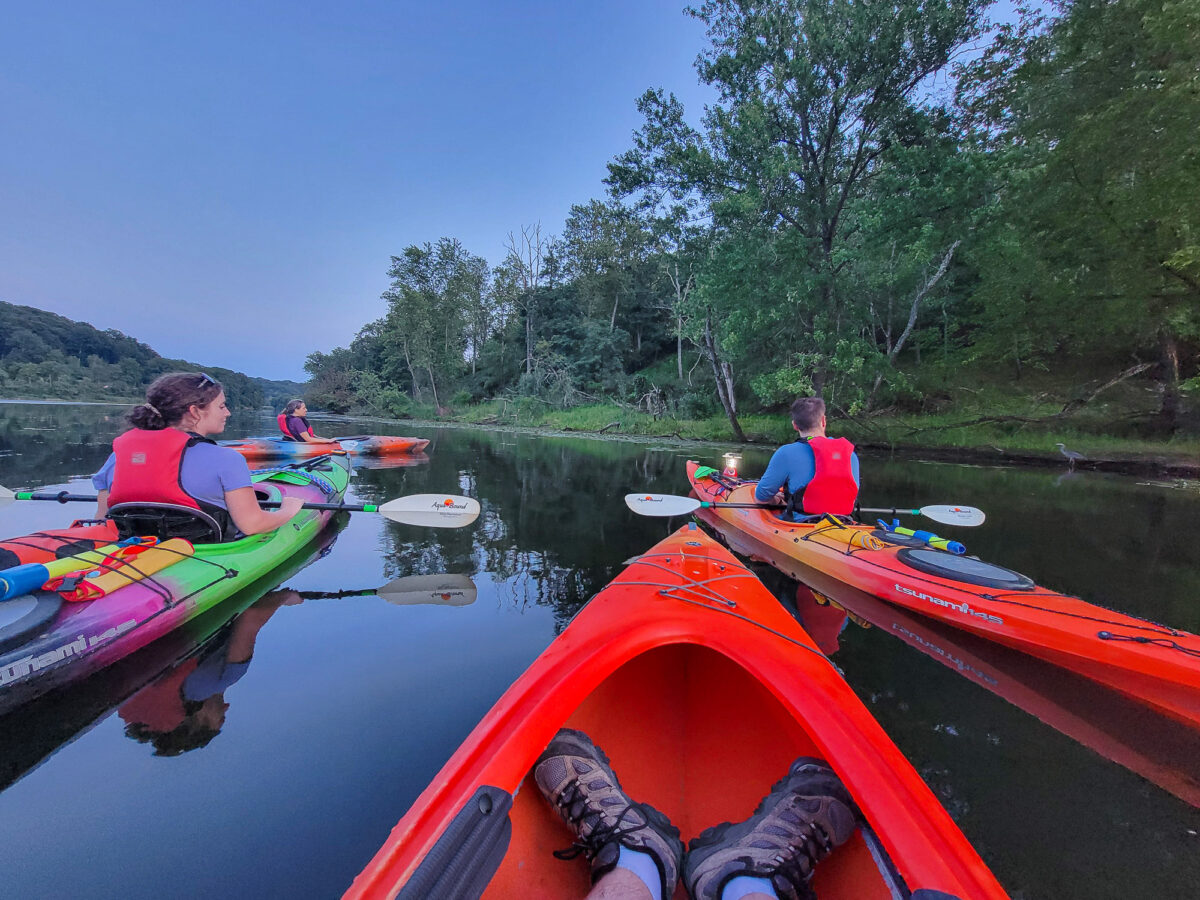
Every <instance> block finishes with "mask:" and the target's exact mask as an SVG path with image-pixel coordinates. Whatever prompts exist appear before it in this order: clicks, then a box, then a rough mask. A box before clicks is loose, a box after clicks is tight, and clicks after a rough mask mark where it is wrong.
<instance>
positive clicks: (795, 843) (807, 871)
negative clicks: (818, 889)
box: [774, 820, 833, 886]
mask: <svg viewBox="0 0 1200 900" xmlns="http://www.w3.org/2000/svg"><path fill="white" fill-rule="evenodd" d="M786 849H790V850H791V851H793V852H790V853H788V852H785V848H781V849H780V852H779V853H777V854H776V855H775V857H774V862H775V864H776V866H777V868H776V870H775V872H776V874H778V875H782V876H783V877H784V878H786V879H787V880H788V881H790V882H791V883H792V884H793V885H796V886H801V885H804V884H807V883H808V881H809V880H810V879H811V878H812V874H813V869H814V868H815V867H816V865H817V863H818V862H820V861H821V860H822V859H824V858H825V857H826V856H828V855H829V854H830V853H832V852H833V840H832V839H831V838H830V836H829V832H827V831H826V830H825V828H824V826H823V825H821V823H819V822H815V821H811V820H810V821H808V822H805V823H804V825H802V826H801V830H800V831H799V832H797V833H796V834H795V835H793V836H791V837H790V838H789V839H788V840H787V843H786Z"/></svg>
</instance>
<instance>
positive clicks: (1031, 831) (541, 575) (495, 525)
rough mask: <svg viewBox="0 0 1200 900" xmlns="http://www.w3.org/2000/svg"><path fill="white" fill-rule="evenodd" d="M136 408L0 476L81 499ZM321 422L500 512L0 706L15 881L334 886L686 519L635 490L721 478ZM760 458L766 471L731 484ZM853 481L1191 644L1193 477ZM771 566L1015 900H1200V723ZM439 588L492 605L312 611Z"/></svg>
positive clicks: (360, 529) (249, 423)
mask: <svg viewBox="0 0 1200 900" xmlns="http://www.w3.org/2000/svg"><path fill="white" fill-rule="evenodd" d="M121 411H122V410H121V409H120V408H118V407H109V406H99V405H97V406H78V405H59V406H56V405H45V404H37V405H34V404H10V403H0V484H3V485H5V486H6V487H9V488H14V489H15V488H26V487H50V486H58V485H63V486H65V485H66V484H67V483H71V486H72V487H73V488H74V489H75V490H77V491H88V490H90V485H87V484H86V483H79V482H76V481H75V480H76V479H79V478H81V477H84V476H86V475H88V474H89V473H91V472H92V471H94V470H95V469H97V468H98V467H99V466H100V465H101V463H102V462H103V461H104V458H105V456H106V454H107V453H108V445H109V442H110V441H111V439H112V437H113V436H114V435H115V434H116V433H117V432H118V431H119V430H120V420H119V416H120V413H121ZM318 424H319V427H318V431H319V432H321V433H325V434H334V435H336V434H354V433H362V432H364V431H367V432H376V433H390V434H416V435H420V436H424V437H428V438H430V439H431V441H432V443H431V445H430V448H429V452H428V460H427V461H422V462H418V463H417V464H415V465H408V466H395V467H390V468H389V467H384V468H366V467H360V468H359V469H358V471H357V475H356V477H355V479H354V480H353V481H352V482H351V486H352V496H353V497H355V498H357V499H358V500H360V501H371V502H377V501H383V500H387V499H390V498H393V497H397V496H400V495H403V494H410V493H418V492H426V491H436V492H454V493H466V494H470V495H472V496H475V497H477V498H478V499H479V500H480V502H481V503H482V504H483V509H484V514H483V516H482V517H481V518H480V520H479V521H478V522H477V523H476V524H475V525H473V526H471V527H469V528H466V529H462V530H457V531H434V530H431V529H417V528H409V527H404V526H400V525H396V524H391V523H387V522H384V521H382V520H380V519H379V518H377V517H373V516H369V515H357V516H353V517H351V518H350V520H349V522H348V523H347V524H345V527H344V530H342V531H341V532H340V534H337V535H336V541H335V545H334V546H333V547H332V548H324V549H326V550H328V552H325V553H324V555H320V554H321V553H322V548H320V547H314V548H312V550H313V557H314V558H315V561H314V562H312V563H311V565H308V566H307V567H306V568H302V569H299V570H298V571H292V572H290V573H283V574H285V575H286V577H285V578H284V579H283V584H284V585H285V586H286V587H287V588H290V589H293V592H287V593H284V592H278V591H273V592H272V593H269V594H266V596H265V597H262V599H257V598H258V597H260V596H262V595H263V594H264V593H266V592H267V591H271V590H272V589H273V588H275V587H276V584H277V583H278V580H279V579H278V577H277V578H276V579H273V583H269V584H263V585H259V586H258V590H257V591H255V592H253V593H252V594H244V595H242V596H239V597H238V598H235V599H233V600H231V601H228V602H227V604H225V608H223V609H221V610H218V613H219V615H217V616H214V617H212V618H210V619H209V620H208V621H201V622H199V623H197V624H196V625H195V626H194V627H191V628H189V629H188V634H179V635H173V636H171V637H168V638H164V639H163V640H162V641H159V642H158V643H157V644H155V645H152V646H151V647H150V648H148V649H147V650H146V651H143V652H142V653H141V654H138V655H136V656H135V657H133V658H131V659H130V660H128V661H127V662H126V663H124V664H121V665H118V666H115V667H113V668H112V669H110V670H108V671H107V672H105V673H102V674H101V675H99V676H96V677H94V678H92V679H91V680H89V681H87V682H85V683H83V684H82V685H79V686H78V687H77V688H75V689H72V690H70V691H66V692H63V693H61V694H57V695H50V696H48V697H46V698H44V699H43V700H41V701H38V702H36V703H34V704H32V705H30V706H28V707H26V708H24V709H21V710H18V711H17V712H16V713H13V714H11V715H9V716H7V717H4V718H0V847H2V848H3V850H2V851H0V885H3V889H2V890H0V894H2V895H3V896H6V897H21V898H38V897H66V896H76V897H121V898H130V897H156V898H157V897H213V896H221V897H237V898H242V897H246V898H249V897H266V896H287V897H295V898H303V897H335V896H337V895H338V894H339V893H340V892H341V891H342V890H343V889H344V888H345V887H346V886H347V885H349V883H350V881H351V880H352V879H353V878H354V876H355V875H356V874H357V873H358V871H359V869H360V868H361V867H362V866H363V864H364V863H365V862H366V861H367V860H368V859H369V858H370V857H371V855H372V854H373V853H374V851H375V850H376V848H377V847H378V846H379V844H380V843H381V842H382V841H383V840H384V838H385V837H386V836H387V834H388V831H389V830H390V829H391V827H392V826H393V825H394V824H395V822H396V820H397V819H398V818H399V817H400V815H401V814H402V813H403V812H404V810H405V809H406V808H407V806H408V805H409V804H410V803H411V802H412V800H413V799H414V798H415V797H416V796H417V794H418V793H419V792H420V791H421V790H422V788H423V787H424V786H425V784H426V783H427V782H428V781H429V779H430V778H431V777H432V776H433V775H434V774H435V773H436V772H437V770H438V769H439V768H440V767H441V765H442V764H443V763H444V762H445V760H446V759H447V758H448V757H449V756H450V754H451V753H452V752H453V750H454V749H455V747H456V746H457V745H458V743H459V742H460V741H461V740H462V739H463V738H464V737H465V736H466V735H467V733H468V732H469V731H470V730H471V728H472V727H473V726H474V725H475V723H476V722H477V721H478V719H479V718H480V716H481V715H482V714H483V713H484V712H485V711H486V710H487V709H488V707H489V706H490V705H491V704H492V703H493V702H494V701H495V700H496V699H497V698H498V697H499V696H500V694H501V693H503V691H504V690H505V688H506V687H507V686H508V685H509V684H510V683H511V682H512V681H513V680H514V679H515V678H516V676H517V675H519V674H520V672H521V671H522V670H523V669H524V668H525V667H526V666H527V665H528V664H529V663H530V662H531V661H532V660H533V659H534V657H535V656H537V654H538V653H539V652H540V651H541V650H542V649H543V648H544V647H545V646H546V645H547V644H548V643H549V642H550V641H551V640H552V639H553V637H554V635H555V634H556V632H557V631H558V630H559V629H561V627H562V626H563V625H564V624H565V623H566V622H567V621H568V620H569V619H570V617H571V615H572V614H573V613H574V612H575V611H576V610H577V609H578V608H579V607H580V606H581V605H582V604H583V603H584V602H585V601H586V600H587V599H588V598H589V597H590V596H591V595H592V594H594V593H595V592H596V591H597V590H599V589H600V588H601V587H602V586H603V585H604V584H606V583H607V582H608V580H609V579H611V578H612V577H613V576H614V575H615V574H616V573H617V572H618V571H620V569H621V563H622V561H623V560H625V559H627V558H628V557H630V556H633V555H635V554H637V553H639V552H641V551H643V550H645V549H646V548H647V547H649V546H650V545H651V544H652V543H653V542H654V541H656V540H657V539H658V538H660V537H662V536H663V535H665V534H666V533H667V532H668V531H669V530H670V529H671V528H672V527H673V526H677V525H679V524H682V523H681V522H673V523H668V522H666V521H664V520H650V519H639V518H637V517H636V516H634V515H633V514H632V513H630V512H629V511H628V510H627V509H626V508H625V506H624V505H623V503H622V502H621V496H622V495H623V494H625V493H626V492H629V491H635V490H646V491H658V492H663V493H686V492H687V483H686V480H685V478H684V472H683V463H684V460H686V459H688V458H700V459H702V460H704V461H706V462H709V463H714V464H715V463H717V462H718V460H719V456H720V452H721V450H722V449H723V448H718V447H712V446H691V447H685V446H680V445H664V444H662V443H655V442H640V443H635V442H624V441H606V440H598V439H590V438H582V437H558V436H539V435H530V434H519V433H508V432H495V431H485V430H476V429H452V428H435V427H430V426H420V425H411V426H410V425H407V424H405V423H396V422H388V423H379V422H363V421H353V420H345V421H337V422H332V421H319V422H318ZM272 428H273V418H272V417H269V416H267V415H265V414H255V415H240V414H239V415H238V416H235V418H233V419H232V420H231V421H230V425H229V428H228V429H227V432H226V434H227V436H229V437H237V436H243V435H247V434H264V433H269V432H270V431H271V429H272ZM1083 449H1084V450H1086V448H1083ZM766 459H767V453H766V452H765V451H764V452H761V453H760V452H749V453H747V454H746V458H745V461H744V463H743V466H742V468H743V471H744V472H747V473H750V474H753V473H755V472H759V471H761V469H762V467H763V466H764V465H765V463H766ZM863 481H864V490H863V499H864V501H869V504H870V505H873V506H875V505H877V506H885V505H892V504H898V505H921V504H924V503H962V504H970V505H974V506H979V507H982V508H983V509H985V510H986V511H987V513H988V521H987V523H986V525H984V526H983V527H982V528H978V529H974V530H970V531H968V530H965V529H960V530H958V531H957V532H956V533H953V535H952V536H953V537H955V538H958V539H960V540H963V541H965V542H966V543H967V545H968V549H969V551H970V552H972V553H975V554H978V555H979V556H981V557H982V558H984V559H989V560H992V561H995V562H998V563H1001V564H1003V565H1006V566H1010V567H1012V568H1015V569H1017V570H1018V571H1021V572H1024V573H1026V574H1028V575H1030V576H1031V577H1033V578H1035V579H1036V580H1037V581H1039V582H1041V583H1043V584H1046V585H1048V586H1051V587H1054V588H1057V589H1059V590H1062V591H1066V592H1070V593H1075V594H1079V595H1081V596H1083V597H1084V598H1087V599H1089V600H1091V601H1093V602H1096V603H1099V604H1102V605H1105V606H1109V607H1113V608H1116V609H1121V610H1125V611H1129V612H1133V613H1136V614H1138V615H1143V616H1146V617H1149V618H1153V619H1156V620H1159V621H1162V622H1165V623H1167V624H1170V625H1174V626H1177V627H1181V628H1184V629H1186V630H1189V631H1200V541H1197V540H1196V535H1197V522H1200V494H1198V493H1197V492H1196V491H1195V489H1194V488H1193V489H1191V490H1190V491H1189V490H1188V489H1187V488H1186V486H1185V487H1184V488H1182V489H1181V488H1173V487H1171V486H1167V485H1155V484H1142V483H1139V481H1138V480H1137V479H1133V478H1124V477H1111V476H1101V475H1093V474H1089V473H1079V474H1074V475H1068V474H1065V473H1064V472H1062V471H1045V470H1038V471H1025V470H1019V469H1002V468H982V467H976V466H956V465H948V464H944V463H938V464H932V463H919V462H911V461H905V462H897V461H893V460H890V459H887V458H884V457H867V458H865V459H864V461H863ZM84 514H86V509H78V508H74V507H73V508H72V509H69V510H68V509H64V508H63V507H62V506H60V505H58V504H52V503H15V504H12V505H11V506H9V507H7V508H5V509H3V510H0V535H3V536H11V535H16V534H23V533H27V532H30V531H33V530H36V529H38V528H46V527H61V526H64V525H66V524H68V523H69V521H70V519H71V518H73V516H74V515H84ZM910 524H911V523H910ZM950 531H951V529H944V532H950ZM293 568H295V567H293ZM756 570H757V571H758V572H759V573H760V575H761V576H762V577H763V579H764V581H765V582H766V583H767V585H768V586H769V587H770V588H771V589H772V591H773V592H774V593H775V594H776V595H777V596H778V597H779V598H780V599H781V601H782V602H784V603H785V605H787V606H788V607H789V608H790V609H792V610H794V611H797V614H798V615H800V616H801V618H806V619H808V622H809V625H810V628H811V629H812V630H813V631H814V633H819V634H820V635H821V639H822V641H823V642H824V643H825V644H826V645H827V646H828V648H829V650H830V651H831V652H832V655H833V659H834V660H835V662H837V664H838V665H839V666H840V667H841V668H842V669H843V670H844V672H845V674H846V678H847V679H848V680H849V682H850V684H851V685H852V686H853V687H854V689H855V690H856V691H857V692H858V694H859V696H860V697H861V698H862V699H863V700H864V702H866V704H867V705H868V707H869V708H870V709H871V710H872V712H873V713H874V714H875V716H876V717H877V718H878V719H879V721H880V722H881V723H882V725H883V727H884V728H885V729H886V730H887V732H888V733H889V734H890V735H891V737H892V738H893V740H895V742H896V743H897V744H898V745H899V746H900V748H901V749H902V750H903V751H904V752H905V754H906V755H907V756H908V757H909V759H910V760H911V761H912V762H913V765H914V766H915V767H916V768H917V770H918V771H919V772H920V773H921V774H922V776H923V777H924V778H925V780H926V781H927V782H928V783H929V785H930V786H931V787H932V788H933V790H934V791H935V793H936V794H937V795H938V797H939V798H940V799H941V801H942V802H943V803H944V804H945V806H946V807H947V808H948V809H949V810H950V812H951V814H952V815H953V816H954V818H955V819H956V820H957V822H958V823H959V825H960V826H961V827H962V829H963V831H964V832H965V833H966V835H967V837H968V838H969V839H970V840H971V841H972V842H973V843H974V845H975V847H976V848H977V849H978V850H979V853H980V854H981V855H982V856H983V858H984V860H985V861H986V862H987V863H988V864H989V865H990V866H991V868H992V869H993V871H994V872H995V873H996V875H997V876H998V877H999V879H1000V881H1001V882H1002V883H1003V884H1004V885H1005V887H1006V888H1007V889H1008V890H1009V892H1010V893H1011V894H1012V895H1013V896H1014V897H1019V898H1056V897H1086V898H1126V900H1127V898H1133V897H1139V898H1140V897H1145V898H1157V900H1161V898H1193V897H1196V896H1200V811H1198V810H1197V808H1196V807H1195V806H1194V805H1192V804H1193V803H1196V802H1197V798H1198V797H1200V734H1198V733H1197V732H1195V731H1191V730H1188V729H1185V728H1182V727H1180V726H1175V725H1173V724H1172V723H1170V722H1167V721H1165V720H1163V719H1161V718H1160V717H1158V716H1156V715H1154V714H1152V713H1149V712H1147V711H1146V710H1144V709H1143V708H1141V707H1139V706H1137V705H1135V704H1132V703H1130V702H1127V701H1124V700H1122V699H1121V698H1120V697H1119V696H1117V695H1114V694H1112V693H1109V692H1107V691H1103V690H1101V689H1099V688H1096V687H1095V686H1093V685H1092V684H1091V683H1090V682H1086V681H1083V680H1082V679H1078V678H1073V677H1070V676H1068V675H1066V674H1065V673H1062V672H1059V671H1057V670H1054V669H1052V668H1050V667H1048V666H1044V665H1037V664H1034V663H1032V662H1031V661H1029V660H1028V659H1026V658H1024V657H1021V656H1019V655H1017V654H1013V653H1007V652H1006V653H1003V654H1000V653H998V652H997V650H996V648H994V647H992V646H990V645H987V644H982V643H981V642H968V641H967V640H966V639H965V638H963V637H962V636H961V635H958V634H956V633H954V632H950V631H945V630H938V629H935V628H931V627H929V626H928V623H925V622H923V621H920V620H913V619H907V620H896V619H890V618H889V617H888V615H889V614H888V612H887V609H886V608H884V609H883V610H882V611H881V610H880V609H878V608H873V607H869V606H864V607H863V608H862V609H855V608H854V606H853V605H852V604H851V603H849V602H848V603H847V607H848V608H850V609H851V611H852V612H853V613H854V615H853V616H852V619H853V621H852V622H851V623H850V624H848V625H847V626H846V627H845V628H844V630H841V632H840V633H839V632H838V627H839V626H840V619H838V618H837V616H836V611H831V609H830V608H829V607H822V606H815V605H814V604H813V603H812V597H811V595H809V594H807V593H806V591H805V590H804V589H802V588H799V587H798V586H797V584H796V583H795V582H793V581H790V580H788V579H787V578H785V577H784V576H782V575H781V574H779V573H777V572H776V571H774V570H773V569H769V568H767V567H765V566H756ZM441 572H449V573H459V574H464V575H469V576H470V577H471V578H472V579H473V580H474V582H475V585H476V588H477V594H476V599H475V601H474V602H473V603H470V604H469V605H459V606H429V605H419V606H403V605H395V604H390V603H387V602H384V601H383V600H381V599H380V598H378V597H375V596H348V597H343V598H340V599H329V598H325V599H322V598H312V597H310V598H307V599H306V598H305V597H304V596H303V595H304V594H312V593H318V592H338V591H364V590H367V589H370V588H374V587H377V586H379V585H382V584H384V583H385V582H387V581H388V580H390V579H392V578H395V577H398V576H403V575H412V574H425V573H441ZM296 592H298V593H296ZM240 610H245V611H244V612H242V613H241V615H240V616H239V617H237V618H236V619H234V620H233V621H232V623H228V620H229V619H230V618H232V617H233V616H235V615H236V614H237V613H238V612H239V611H240ZM831 614H832V616H833V618H832V619H831ZM234 644H237V645H238V646H241V647H243V648H244V647H246V646H251V647H252V649H253V653H252V656H251V661H250V663H249V664H248V666H246V667H245V671H244V673H243V674H242V675H241V677H240V678H239V679H238V680H237V681H236V683H233V684H231V685H230V686H227V687H226V688H225V689H224V690H223V691H218V692H217V693H216V694H215V695H213V696H211V697H209V699H208V700H205V701H203V706H204V708H203V709H197V708H196V707H197V706H199V705H200V704H199V703H193V704H191V707H190V710H191V711H192V713H193V715H192V717H191V718H192V720H193V721H194V723H195V725H196V727H195V728H194V729H192V730H191V731H190V732H188V730H187V729H184V731H185V732H187V733H179V732H177V733H175V734H174V735H173V736H172V737H171V738H169V739H168V738H162V737H156V736H155V735H156V734H162V733H163V731H164V730H169V728H170V727H171V726H173V725H174V724H177V723H178V722H179V721H180V719H181V710H180V708H179V703H180V701H179V696H180V685H181V683H182V681H183V679H184V678H185V677H186V676H187V675H188V674H189V673H190V672H191V671H192V669H193V668H194V667H195V666H196V661H197V659H204V658H206V657H209V656H212V655H213V654H221V653H225V652H228V648H229V647H230V646H231V645H234ZM1006 698H1007V699H1006Z"/></svg>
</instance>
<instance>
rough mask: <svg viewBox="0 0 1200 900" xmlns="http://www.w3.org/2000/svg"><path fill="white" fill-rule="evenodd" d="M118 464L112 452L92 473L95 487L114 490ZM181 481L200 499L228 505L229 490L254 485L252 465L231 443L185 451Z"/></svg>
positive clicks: (204, 445)
mask: <svg viewBox="0 0 1200 900" xmlns="http://www.w3.org/2000/svg"><path fill="white" fill-rule="evenodd" d="M116 465H117V455H116V454H115V453H110V454H109V455H108V460H107V461H106V462H105V463H104V466H103V468H101V469H100V471H99V472H97V473H96V474H95V475H93V476H92V487H94V488H95V489H96V490H98V491H111V490H112V482H113V471H114V470H115V468H116ZM179 481H180V484H182V485H183V489H184V490H185V491H187V492H188V493H189V494H191V495H192V496H193V497H195V498H196V499H197V500H201V501H203V502H205V503H211V504H213V506H219V507H221V508H222V509H228V507H227V506H226V505H225V492H226V491H236V490H237V489H238V488H244V487H250V466H249V464H247V462H246V458H245V457H244V456H242V455H241V454H240V453H238V452H237V451H236V450H232V449H230V448H229V447H218V446H217V445H216V444H196V445H195V446H193V447H188V449H187V450H186V451H184V454H183V466H182V468H181V469H180V472H179Z"/></svg>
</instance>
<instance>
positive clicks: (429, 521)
mask: <svg viewBox="0 0 1200 900" xmlns="http://www.w3.org/2000/svg"><path fill="white" fill-rule="evenodd" d="M379 514H380V515H381V516H384V517H385V518H388V519H391V520H392V521H393V522H401V523H403V524H405V525H424V526H425V527H426V528H462V527H463V526H464V525H470V524H471V523H472V522H474V521H475V520H476V519H477V518H479V501H478V500H475V499H474V498H472V497H455V496H452V495H450V494H411V495H410V496H408V497H398V498H396V499H395V500H389V501H388V502H387V503H385V504H383V505H382V506H381V507H379Z"/></svg>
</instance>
